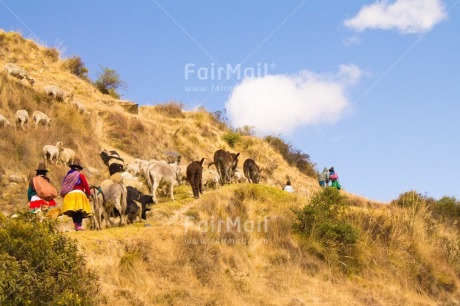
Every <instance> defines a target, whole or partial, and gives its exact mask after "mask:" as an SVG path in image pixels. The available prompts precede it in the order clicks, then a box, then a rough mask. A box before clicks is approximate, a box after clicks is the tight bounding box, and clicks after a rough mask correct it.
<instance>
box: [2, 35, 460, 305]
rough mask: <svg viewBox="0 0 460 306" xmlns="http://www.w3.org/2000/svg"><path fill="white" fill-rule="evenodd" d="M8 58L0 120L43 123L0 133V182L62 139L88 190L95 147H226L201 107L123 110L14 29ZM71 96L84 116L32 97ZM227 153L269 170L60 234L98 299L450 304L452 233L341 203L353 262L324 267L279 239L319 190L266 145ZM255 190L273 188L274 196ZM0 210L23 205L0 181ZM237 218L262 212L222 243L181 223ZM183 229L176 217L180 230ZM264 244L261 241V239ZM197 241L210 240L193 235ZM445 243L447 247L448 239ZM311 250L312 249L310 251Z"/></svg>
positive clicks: (293, 242) (126, 153)
mask: <svg viewBox="0 0 460 306" xmlns="http://www.w3.org/2000/svg"><path fill="white" fill-rule="evenodd" d="M7 62H15V63H17V64H18V65H20V66H22V67H24V68H26V69H27V70H28V71H29V72H30V73H31V75H32V76H33V77H34V78H35V79H36V84H35V86H34V88H31V87H30V86H29V85H28V84H26V83H25V82H24V83H20V82H18V81H16V80H11V79H9V78H6V77H5V76H4V75H1V76H0V103H1V104H0V113H1V114H3V115H5V116H6V117H7V118H9V119H10V121H12V120H11V119H12V118H13V116H14V112H15V111H16V110H17V109H27V110H28V111H29V113H30V114H31V113H32V112H33V111H34V110H41V111H44V112H45V113H47V114H48V115H49V116H50V117H52V118H53V120H54V122H53V125H52V127H51V128H50V129H49V130H48V131H47V132H46V133H44V132H43V130H42V129H39V130H38V131H34V130H33V129H29V130H28V131H26V132H22V131H17V132H14V131H13V130H12V129H10V130H3V129H0V145H1V146H0V148H1V149H0V150H1V155H0V164H1V165H2V166H3V168H4V169H5V170H6V172H7V174H11V173H15V174H20V175H23V176H27V175H29V174H30V169H35V168H34V167H36V165H37V163H38V162H39V161H40V160H41V148H42V147H43V145H45V144H54V143H55V142H56V141H63V142H64V144H65V146H68V147H71V148H72V149H74V150H75V151H76V152H77V155H78V156H79V157H80V158H81V159H82V161H83V164H84V165H85V166H86V167H93V168H96V169H98V170H99V171H100V173H101V174H100V175H98V176H97V175H93V176H91V178H90V180H91V183H93V184H97V183H99V182H100V181H101V180H103V179H104V178H106V177H107V175H108V173H107V170H106V168H105V167H104V165H103V164H102V162H101V160H100V158H99V156H98V152H99V151H100V150H101V149H102V148H107V149H116V150H118V151H119V152H120V153H121V155H122V156H123V157H125V158H126V159H127V160H128V161H129V160H130V159H132V158H136V157H139V158H144V159H150V158H160V159H163V158H164V157H165V156H164V154H163V152H164V151H165V150H169V151H176V152H179V153H181V154H182V155H183V156H184V158H185V160H187V161H191V160H194V159H196V158H197V157H206V158H207V160H206V163H208V162H210V159H211V158H212V154H213V152H214V151H215V150H216V149H219V148H226V149H230V148H228V146H227V144H226V143H224V142H223V141H222V140H221V136H222V135H223V133H224V132H225V129H222V128H220V127H219V125H217V124H215V123H214V122H213V121H212V119H211V117H210V115H209V114H208V113H206V112H205V111H196V112H183V114H182V115H181V116H179V117H175V118H171V117H170V116H168V115H167V114H164V113H162V112H159V111H158V109H157V108H156V107H149V106H143V107H141V108H140V111H139V114H138V115H132V114H128V113H126V112H124V111H123V109H122V107H120V106H119V105H118V102H117V101H116V100H113V99H111V98H108V97H107V96H104V95H101V94H100V93H98V92H97V91H96V90H95V89H94V87H93V86H92V85H91V84H89V83H87V82H85V81H83V80H81V79H79V78H77V77H75V76H73V75H71V74H70V73H69V72H68V71H66V70H65V69H64V68H63V66H62V61H61V60H59V59H58V58H55V57H53V54H52V52H50V51H49V50H48V49H46V48H44V47H42V46H38V45H37V44H35V43H34V42H32V41H29V40H24V39H23V38H22V37H21V36H20V35H18V34H15V33H4V32H0V66H3V65H4V64H5V63H7ZM52 84H54V85H58V86H60V87H61V88H63V89H64V90H66V91H69V92H73V93H74V95H75V99H77V100H79V101H81V102H82V103H83V104H84V105H85V106H86V107H87V108H88V109H89V110H90V111H91V112H92V113H91V115H90V116H84V115H81V114H79V113H77V112H76V111H75V110H73V109H72V108H71V106H70V105H66V104H61V103H56V102H54V101H52V100H50V99H49V98H48V97H47V96H45V95H44V94H43V92H42V88H43V87H44V86H46V85H52ZM231 150H232V151H238V152H241V154H242V157H241V159H240V161H241V162H240V167H241V165H242V161H244V159H245V158H247V157H252V158H254V159H256V161H257V162H258V163H260V164H261V165H262V166H267V165H272V164H277V165H278V168H277V169H276V171H275V172H274V174H273V176H270V177H266V179H265V180H264V182H263V183H264V185H265V186H251V185H247V184H244V185H238V186H227V187H225V188H222V189H220V190H217V191H208V192H207V193H206V194H205V195H204V196H203V198H202V199H200V200H199V201H194V200H192V199H191V191H190V190H189V187H187V186H181V187H179V188H177V189H176V191H175V192H176V198H177V201H176V202H174V203H172V202H168V201H167V199H163V200H162V201H163V203H162V204H159V205H157V206H155V209H154V210H153V211H152V212H151V213H149V216H148V217H149V218H148V222H149V223H150V224H151V225H152V227H143V226H142V225H141V224H135V225H131V226H127V227H124V228H113V229H106V230H104V231H102V232H99V233H97V232H84V233H83V232H79V233H72V232H71V233H69V236H71V237H75V238H76V239H78V240H79V242H80V246H81V248H82V251H83V252H85V253H86V254H87V258H88V262H89V264H90V265H91V266H93V267H95V268H96V269H97V270H98V271H99V275H100V277H101V281H102V289H103V290H102V293H103V295H104V296H105V297H104V298H103V301H104V303H107V304H110V305H144V304H217V303H219V304H222V303H223V304H273V305H275V304H277V305H279V304H284V305H302V303H304V304H319V303H321V304H347V305H369V304H373V305H379V304H380V305H388V304H392V305H395V304H397V305H401V304H410V305H413V304H418V305H431V304H433V305H434V304H440V303H445V304H449V303H451V304H458V303H460V297H459V292H458V289H457V288H458V285H459V279H458V278H459V275H460V267H459V265H460V263H459V262H458V261H459V260H458V257H459V256H458V255H459V254H460V253H459V248H460V246H456V245H455V242H456V241H458V238H459V237H458V233H457V232H455V231H454V230H453V229H452V228H449V227H447V226H444V225H443V224H433V223H432V220H431V219H430V217H429V215H428V214H427V213H426V211H423V210H421V211H410V210H402V209H399V208H395V207H388V206H386V205H381V204H377V203H374V204H372V203H369V202H368V201H367V200H366V199H362V198H360V197H356V196H353V195H349V196H350V198H351V199H352V201H353V202H354V203H355V206H353V207H352V210H351V212H350V220H351V222H353V224H354V225H355V226H356V227H357V228H358V229H359V235H360V239H359V243H358V252H357V254H356V258H355V259H356V261H357V262H358V263H359V264H358V265H357V267H356V268H355V269H354V270H352V271H348V274H346V273H343V268H340V267H339V266H337V265H334V264H330V265H328V264H325V262H323V261H321V260H319V259H318V258H317V257H316V256H314V255H311V254H312V253H311V252H310V251H307V250H309V249H310V248H309V247H308V246H307V245H305V243H303V242H300V241H299V240H298V239H297V238H296V237H295V236H293V235H292V233H291V231H290V225H291V224H292V222H293V220H294V219H293V218H294V216H293V214H292V213H291V212H290V209H289V208H291V207H301V206H303V205H305V204H307V202H308V199H309V197H310V196H311V194H312V193H313V192H315V191H316V190H318V187H317V186H316V185H317V184H316V182H315V180H313V179H310V178H308V177H306V176H304V175H302V174H300V173H299V172H298V171H296V170H295V169H293V168H292V167H289V165H287V164H286V163H285V162H284V161H283V159H282V158H281V157H280V156H279V154H277V153H276V152H274V151H273V150H272V149H271V148H270V147H269V145H267V144H266V143H264V142H263V141H262V140H260V139H257V138H254V137H244V138H243V141H242V142H241V143H239V144H237V146H236V147H235V148H232V149H231ZM51 170H52V171H51V178H52V181H53V182H59V181H61V179H62V177H63V176H64V174H65V172H66V170H67V168H66V167H64V166H52V167H51ZM286 175H290V176H291V177H292V181H293V182H294V185H295V187H296V189H297V190H298V192H297V194H296V195H287V194H285V193H283V192H281V191H280V190H279V187H280V184H282V183H283V182H284V181H285V177H286ZM267 185H275V186H276V187H275V188H272V187H268V186H267ZM0 190H1V192H2V195H1V199H2V200H1V202H0V210H1V211H5V212H11V211H12V210H14V209H16V208H18V207H24V206H26V201H25V195H24V194H25V185H24V184H19V185H14V184H7V185H4V186H2V188H1V189H0ZM186 214H187V215H194V216H199V218H201V219H202V220H206V219H209V218H211V217H213V216H214V217H219V218H224V219H225V218H226V216H231V217H232V218H235V217H240V218H242V219H244V220H246V219H249V220H259V219H261V218H263V217H269V218H270V223H269V224H270V225H269V231H268V232H267V233H250V234H243V233H238V232H231V233H226V234H225V235H224V234H223V236H220V235H217V234H215V233H212V232H211V233H208V234H207V236H203V234H201V233H200V231H199V228H198V227H197V226H196V225H195V226H190V230H189V231H188V232H187V233H185V231H184V227H185V222H186V221H185V215H186ZM187 224H188V223H187ZM193 238H198V239H204V238H206V239H210V238H234V239H238V238H239V239H242V241H249V243H248V244H247V245H245V244H237V245H228V244H212V243H206V244H193V243H190V242H193ZM259 238H264V239H267V241H268V242H267V243H265V242H264V241H263V240H262V241H261V240H259V241H257V240H256V239H259ZM206 241H208V242H209V240H206ZM452 242H453V243H452ZM310 247H311V246H310Z"/></svg>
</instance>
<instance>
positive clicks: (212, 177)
mask: <svg viewBox="0 0 460 306" xmlns="http://www.w3.org/2000/svg"><path fill="white" fill-rule="evenodd" d="M202 182H203V187H204V188H205V189H206V188H214V189H215V188H218V187H219V185H220V175H219V173H217V171H214V170H209V169H206V170H203V178H202Z"/></svg>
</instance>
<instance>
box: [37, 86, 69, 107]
mask: <svg viewBox="0 0 460 306" xmlns="http://www.w3.org/2000/svg"><path fill="white" fill-rule="evenodd" d="M43 90H44V91H45V93H46V94H47V95H48V96H50V97H52V98H53V99H54V100H56V101H59V102H66V103H68V102H70V101H72V100H73V93H70V94H69V93H67V92H65V91H64V90H62V89H61V88H59V87H58V86H56V85H48V86H45V87H43Z"/></svg>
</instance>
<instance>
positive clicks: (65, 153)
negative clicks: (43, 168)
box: [56, 141, 75, 164]
mask: <svg viewBox="0 0 460 306" xmlns="http://www.w3.org/2000/svg"><path fill="white" fill-rule="evenodd" d="M56 147H57V148H58V149H59V158H58V161H60V162H61V163H62V164H71V163H73V160H74V159H75V151H74V150H72V149H69V148H64V145H63V144H62V142H60V141H59V142H57V143H56ZM56 164H57V163H56Z"/></svg>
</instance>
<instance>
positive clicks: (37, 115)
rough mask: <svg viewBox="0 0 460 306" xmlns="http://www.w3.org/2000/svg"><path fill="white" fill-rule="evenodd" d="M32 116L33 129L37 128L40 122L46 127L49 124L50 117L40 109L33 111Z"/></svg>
mask: <svg viewBox="0 0 460 306" xmlns="http://www.w3.org/2000/svg"><path fill="white" fill-rule="evenodd" d="M32 117H33V118H34V122H35V129H37V127H38V125H39V124H40V123H41V124H43V125H44V126H45V128H48V127H49V126H50V125H51V118H49V117H48V116H47V115H46V114H45V113H42V112H41V111H35V112H34V113H33V115H32Z"/></svg>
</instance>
